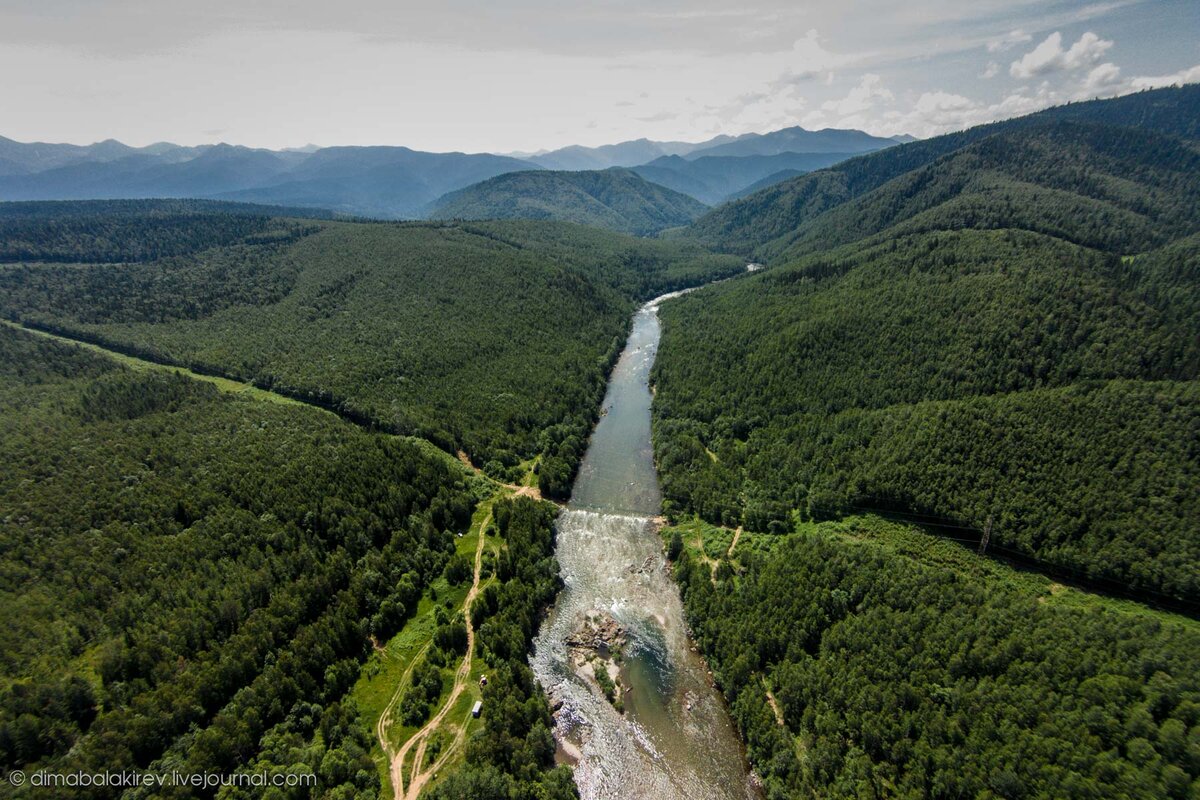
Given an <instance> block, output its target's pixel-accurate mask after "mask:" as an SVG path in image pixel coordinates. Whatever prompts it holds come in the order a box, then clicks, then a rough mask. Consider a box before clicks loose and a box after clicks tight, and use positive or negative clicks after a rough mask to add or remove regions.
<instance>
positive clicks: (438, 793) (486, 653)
mask: <svg viewBox="0 0 1200 800" xmlns="http://www.w3.org/2000/svg"><path fill="white" fill-rule="evenodd" d="M495 512H496V526H497V531H498V533H499V535H500V536H501V537H503V538H504V541H505V549H504V552H503V553H502V556H501V558H500V560H499V562H498V564H497V567H496V576H497V578H498V579H499V581H500V583H499V584H498V588H497V589H496V590H495V591H493V592H487V593H485V594H484V595H483V597H484V600H483V602H482V603H481V604H480V605H479V606H478V607H477V608H475V609H473V611H472V614H473V615H474V616H476V617H477V619H476V620H475V625H476V627H477V628H478V630H479V636H478V638H477V640H476V648H477V650H478V653H479V655H480V656H481V657H482V658H483V659H484V660H485V661H486V662H487V664H488V668H489V671H490V675H489V682H488V685H487V687H485V688H484V699H483V712H482V714H481V717H480V719H481V721H482V723H483V727H482V729H481V730H480V731H479V732H478V733H476V734H475V735H473V736H472V737H471V738H470V740H469V741H468V743H467V752H466V758H465V759H464V760H463V761H462V762H460V763H459V764H458V766H457V767H456V768H455V769H454V770H453V771H452V772H450V774H449V775H446V776H444V777H443V778H441V779H440V780H439V782H438V783H436V784H435V785H434V786H433V788H432V789H431V790H430V792H429V793H428V795H427V796H428V797H429V798H431V800H460V799H461V798H471V799H472V800H526V798H528V800H535V799H536V800H570V798H575V797H578V792H577V790H576V788H575V783H574V781H573V780H572V779H571V772H570V770H569V769H568V768H566V767H555V765H554V737H553V735H552V734H551V730H552V729H553V727H554V722H553V720H552V719H551V717H550V707H549V705H548V704H547V702H546V696H545V695H544V694H543V693H542V690H541V688H540V687H539V686H538V685H537V683H536V682H535V681H534V677H533V671H532V670H531V669H530V668H529V664H528V663H527V661H526V653H528V652H529V648H530V647H531V646H532V643H533V637H534V636H535V635H536V634H537V629H538V624H539V622H540V621H541V612H542V609H544V608H545V607H546V606H548V605H549V604H551V603H552V602H553V601H554V597H555V595H556V594H557V593H558V587H559V581H558V562H557V561H556V560H555V558H554V520H555V517H556V516H557V509H555V508H554V506H552V505H550V504H548V503H538V502H535V501H533V500H531V499H529V498H527V497H519V498H515V499H512V500H502V501H501V502H500V503H499V504H498V505H497V506H496V509H495Z"/></svg>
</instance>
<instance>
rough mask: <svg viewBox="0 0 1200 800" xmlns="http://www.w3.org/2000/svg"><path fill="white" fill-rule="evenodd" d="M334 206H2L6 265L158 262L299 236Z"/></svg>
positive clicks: (1, 246)
mask: <svg viewBox="0 0 1200 800" xmlns="http://www.w3.org/2000/svg"><path fill="white" fill-rule="evenodd" d="M284 217H287V218H291V219H292V220H294V219H295V218H307V219H331V218H332V217H333V214H332V213H331V212H329V211H322V210H320V209H311V208H284V207H281V206H260V205H255V204H252V203H226V202H220V201H216V200H81V201H54V200H50V201H45V202H20V203H0V262H15V261H64V262H68V261H101V262H103V261H110V262H116V261H152V260H154V259H156V258H164V257H166V256H179V255H185V254H188V253H196V252H199V251H201V250H207V249H209V248H211V247H217V246H220V245H226V244H231V243H234V242H238V241H243V240H248V239H251V238H252V239H254V240H255V241H258V242H265V241H267V240H269V239H271V238H276V239H287V238H289V237H296V236H298V235H299V234H300V233H301V232H303V231H304V230H305V226H304V225H303V224H302V223H296V222H295V221H289V220H284V219H281V218H284Z"/></svg>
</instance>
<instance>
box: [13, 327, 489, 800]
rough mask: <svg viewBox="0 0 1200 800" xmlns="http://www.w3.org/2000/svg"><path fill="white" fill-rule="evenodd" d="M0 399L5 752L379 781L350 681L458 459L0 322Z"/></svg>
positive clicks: (430, 547) (431, 573)
mask: <svg viewBox="0 0 1200 800" xmlns="http://www.w3.org/2000/svg"><path fill="white" fill-rule="evenodd" d="M0 410H2V412H3V413H2V414H0V419H2V420H3V423H0V424H2V430H3V435H0V456H2V457H0V505H2V506H3V507H4V508H5V509H6V513H5V515H4V517H3V519H2V520H0V533H2V535H3V541H4V550H3V553H2V554H0V564H2V569H0V573H2V575H3V577H2V578H0V610H2V613H3V615H4V619H5V625H4V628H3V633H2V634H0V635H2V636H3V647H2V648H0V652H2V653H3V655H2V657H0V677H2V683H0V763H2V764H3V766H4V768H5V769H12V768H14V767H21V768H23V769H26V770H28V769H31V768H45V769H48V770H53V771H55V772H62V773H65V772H67V771H74V770H82V771H84V772H87V773H99V772H103V771H109V772H113V773H116V772H120V771H122V770H134V769H138V770H142V769H146V768H147V767H148V766H149V765H150V764H151V763H154V764H156V766H157V767H158V768H161V769H162V770H166V769H167V768H168V765H169V766H170V768H175V769H180V770H182V771H185V772H189V773H205V772H225V773H230V772H233V771H234V769H236V768H239V767H242V766H243V765H246V764H248V763H251V762H254V763H255V764H256V765H257V766H258V767H259V768H261V769H262V770H268V769H269V770H272V771H275V770H291V769H297V768H299V769H301V770H303V771H305V772H314V773H319V781H320V785H319V787H318V788H316V789H314V792H315V793H331V794H337V793H339V792H340V793H343V794H347V795H351V796H363V795H364V794H372V795H373V794H375V793H376V792H377V791H378V790H379V780H378V777H377V776H376V771H375V768H374V764H373V763H372V761H371V758H370V756H369V755H368V751H369V747H370V739H369V735H368V733H367V730H366V728H365V726H360V725H359V724H358V721H357V719H356V717H357V711H356V710H355V708H354V705H353V704H352V703H347V702H346V694H347V691H348V690H349V689H350V687H351V686H352V685H353V684H354V681H355V679H356V677H357V675H358V670H359V665H360V664H361V663H362V662H364V661H365V660H366V659H367V657H368V656H369V655H370V653H371V646H370V642H369V640H368V638H367V634H368V633H370V634H372V635H374V636H378V637H380V638H383V639H385V640H386V639H387V638H389V637H390V636H391V635H392V634H393V633H394V632H395V631H397V630H399V629H400V627H401V626H403V624H404V622H405V619H406V618H407V617H408V616H409V615H410V613H411V611H412V610H413V609H414V608H415V606H416V601H417V599H418V598H420V596H421V594H422V592H423V591H424V590H425V589H426V587H428V586H429V585H430V584H431V583H432V582H433V581H434V580H436V579H437V578H439V576H440V575H441V572H442V569H443V567H444V565H445V564H446V563H447V561H448V560H449V558H450V556H451V554H452V553H453V552H454V547H455V536H454V532H455V531H461V530H464V529H465V528H466V526H467V525H468V524H469V522H470V519H471V508H472V505H473V503H474V496H473V491H472V488H471V486H470V485H469V484H468V481H467V479H466V478H465V477H464V473H463V472H462V471H461V469H459V468H457V466H456V465H455V464H453V462H452V461H451V460H450V459H447V458H444V457H438V456H435V455H431V454H430V453H429V451H428V450H427V449H426V448H425V447H422V446H418V445H417V444H415V443H413V442H409V441H403V440H399V439H396V438H395V437H390V436H385V435H381V434H378V433H370V432H367V431H364V430H361V429H360V428H358V427H357V426H354V425H350V424H348V423H345V422H342V421H340V420H338V419H337V418H336V417H334V416H333V415H331V414H328V413H325V412H322V411H320V410H318V409H313V408H306V407H304V406H302V405H299V404H287V403H279V402H266V401H262V400H254V399H248V398H245V397H241V396H236V395H234V394H232V393H223V392H220V391H218V389H217V388H216V387H215V386H214V385H212V384H211V383H207V382H199V381H195V380H191V379H189V378H186V377H183V376H181V375H179V374H177V373H171V372H170V371H167V370H155V369H132V368H127V367H124V366H121V365H119V364H118V363H117V362H115V361H114V360H112V359H110V358H107V357H104V356H100V355H97V354H94V353H90V352H88V351H85V350H82V349H80V348H78V347H76V346H73V345H63V344H58V343H56V342H52V341H49V340H47V339H45V338H43V337H38V336H33V335H31V334H27V333H24V332H17V331H14V330H12V329H11V328H9V327H7V326H4V327H0ZM281 739H286V740H287V741H289V742H290V746H289V747H288V748H283V749H280V748H279V747H278V746H277V745H278V742H279V741H280V740H281ZM159 759H163V760H161V761H160V760H159ZM322 763H324V764H325V767H324V768H321V765H322ZM333 765H344V767H345V768H344V769H342V768H334V766H333ZM13 785H14V787H16V788H14V789H13V790H12V792H13V793H12V794H11V795H10V796H17V797H37V796H52V797H67V796H72V795H74V794H75V793H76V792H77V791H78V790H76V789H70V790H65V789H60V790H55V789H53V788H50V789H40V788H32V789H31V788H30V786H29V785H26V786H24V787H21V786H19V785H18V784H16V783H14V784H13ZM86 795H87V796H89V797H115V796H117V795H118V792H114V791H111V790H108V789H103V790H100V789H98V790H94V791H89V792H87V793H86Z"/></svg>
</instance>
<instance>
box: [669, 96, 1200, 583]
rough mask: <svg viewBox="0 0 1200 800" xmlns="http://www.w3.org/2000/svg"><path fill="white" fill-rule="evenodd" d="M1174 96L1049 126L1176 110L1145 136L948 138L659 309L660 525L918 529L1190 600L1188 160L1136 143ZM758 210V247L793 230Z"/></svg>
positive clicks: (1012, 131)
mask: <svg viewBox="0 0 1200 800" xmlns="http://www.w3.org/2000/svg"><path fill="white" fill-rule="evenodd" d="M1193 96H1194V94H1193V93H1192V90H1190V89H1189V90H1175V91H1174V92H1167V93H1165V94H1164V93H1147V94H1146V95H1138V96H1135V98H1133V99H1132V100H1130V99H1129V98H1122V99H1119V100H1113V101H1105V103H1111V104H1112V105H1111V106H1109V105H1105V103H1099V104H1082V105H1081V107H1070V108H1071V109H1072V110H1074V111H1077V112H1078V111H1080V110H1081V108H1082V107H1083V106H1086V109H1087V110H1089V113H1092V112H1094V113H1093V116H1094V117H1095V118H1097V119H1100V118H1107V119H1125V118H1128V117H1129V116H1130V115H1131V114H1132V112H1131V111H1130V104H1131V103H1132V104H1134V105H1135V106H1136V105H1138V104H1145V103H1147V102H1148V101H1149V100H1151V99H1155V103H1154V104H1153V105H1154V107H1156V108H1158V107H1161V106H1162V105H1163V104H1164V103H1166V104H1174V107H1175V108H1176V109H1177V110H1178V113H1179V114H1180V115H1182V116H1183V117H1184V119H1183V120H1179V119H1171V118H1168V117H1164V116H1157V117H1154V116H1150V117H1146V119H1150V120H1151V121H1152V122H1153V124H1154V126H1155V128H1156V130H1138V129H1134V128H1129V127H1121V126H1114V125H1102V124H1097V123H1096V122H1094V121H1090V122H1086V123H1082V122H1079V121H1069V122H1063V121H1059V120H1056V119H1051V120H1049V121H1048V118H1055V117H1063V116H1068V115H1066V114H1065V113H1060V112H1053V113H1047V114H1045V115H1043V116H1042V117H1039V118H1038V119H1036V120H1034V121H1032V122H1023V123H1021V124H1020V125H1015V126H1009V127H1006V128H1004V129H1003V130H1000V131H998V132H996V131H995V129H994V128H992V129H991V130H992V131H993V132H992V133H991V134H990V135H988V136H986V137H983V136H979V135H978V134H977V133H975V132H972V131H968V132H966V133H964V134H958V135H955V138H954V141H958V142H963V144H962V146H961V147H959V148H958V149H956V150H954V151H953V152H951V153H947V154H945V155H944V156H942V157H940V158H939V159H936V160H933V161H931V162H929V163H927V164H917V165H916V166H914V167H913V168H912V169H911V170H909V171H906V172H904V173H903V174H901V175H897V176H895V177H893V178H891V179H890V180H889V181H887V182H884V183H881V184H880V185H879V186H878V187H876V188H874V189H864V190H863V191H861V192H858V193H857V196H856V197H846V196H844V195H843V198H842V202H841V204H840V205H837V206H835V207H834V208H832V209H830V210H827V211H825V212H824V213H823V214H816V213H812V214H811V215H809V214H808V213H807V212H803V213H801V214H800V217H802V218H803V221H802V222H800V223H798V224H796V225H795V227H793V228H791V229H789V230H787V231H785V232H784V233H782V234H778V235H776V236H775V237H774V241H773V242H772V243H771V244H769V245H765V246H759V247H758V250H757V251H758V252H770V253H773V254H774V255H775V257H776V259H775V263H776V264H779V266H776V267H775V268H774V269H771V270H768V271H767V272H765V273H763V274H761V275H758V276H754V277H753V278H749V279H746V280H743V281H738V282H734V283H731V284H724V285H721V286H718V287H712V288H709V289H706V290H704V291H701V292H697V293H695V294H692V295H689V296H687V297H685V298H682V299H680V300H678V301H675V302H672V303H669V304H667V305H665V306H664V307H663V309H662V317H663V320H664V336H663V340H662V344H661V348H660V353H659V360H658V362H657V364H656V366H655V373H654V378H655V382H656V387H657V394H656V401H655V415H656V429H655V430H656V451H657V454H658V459H659V464H660V468H661V470H662V473H663V482H664V493H665V494H666V496H667V497H668V499H669V501H670V503H671V510H673V511H674V512H676V513H680V512H686V511H696V512H699V513H701V514H702V515H703V516H705V517H706V518H708V519H710V520H714V521H720V522H723V523H725V524H729V525H738V524H744V525H746V526H747V527H748V528H751V529H754V530H782V529H786V528H787V527H788V518H789V513H790V512H791V511H792V510H799V511H800V512H801V513H803V514H807V515H811V516H815V517H824V516H837V515H840V514H842V513H846V512H847V511H852V510H855V509H862V508H865V509H874V510H884V511H890V512H897V513H902V514H913V513H916V514H920V515H922V518H923V519H928V520H931V521H934V522H938V523H939V524H944V525H948V526H950V527H948V528H946V529H945V530H946V531H952V530H960V531H965V532H967V533H966V534H965V535H968V536H974V537H976V538H979V537H980V536H981V535H982V532H983V530H984V529H985V528H989V527H990V528H991V542H992V544H993V545H998V546H999V547H1001V548H1004V549H1005V550H1007V551H1011V552H1014V553H1016V554H1018V555H1019V556H1023V557H1026V558H1032V559H1036V560H1038V561H1040V562H1042V563H1043V564H1044V565H1046V568H1050V569H1058V570H1061V571H1062V572H1063V573H1064V574H1071V575H1075V576H1078V577H1079V578H1081V579H1085V580H1091V581H1095V582H1098V583H1099V584H1102V585H1104V586H1107V587H1112V588H1115V589H1116V590H1119V591H1126V590H1133V591H1135V592H1142V593H1143V595H1142V596H1156V595H1159V594H1161V595H1164V596H1166V597H1168V598H1174V599H1176V600H1183V599H1186V598H1189V597H1194V596H1195V594H1196V592H1197V591H1198V590H1200V583H1197V581H1196V578H1195V575H1196V572H1195V564H1196V563H1197V560H1198V559H1200V538H1198V533H1200V506H1198V505H1197V504H1196V502H1195V498H1196V497H1197V494H1196V492H1195V491H1193V489H1194V487H1195V486H1197V485H1200V463H1198V461H1197V455H1196V453H1195V452H1194V449H1192V448H1188V447H1186V446H1177V445H1176V444H1174V442H1187V441H1192V440H1194V439H1195V437H1196V435H1197V432H1198V430H1200V427H1198V426H1200V395H1198V394H1197V386H1198V384H1197V379H1200V349H1198V346H1197V342H1200V338H1198V337H1197V327H1196V326H1197V317H1196V310H1195V309H1196V305H1195V302H1194V301H1192V300H1191V299H1190V297H1191V296H1192V295H1194V294H1195V293H1196V291H1197V289H1200V287H1198V286H1197V284H1196V276H1195V274H1194V273H1195V270H1194V269H1193V268H1192V264H1191V262H1190V258H1191V255H1192V254H1194V252H1195V236H1194V234H1195V232H1196V231H1197V230H1200V205H1197V200H1196V198H1197V196H1200V195H1198V193H1197V185H1196V175H1197V174H1200V173H1198V171H1197V165H1198V163H1200V162H1197V160H1196V159H1197V156H1196V151H1195V150H1194V149H1193V148H1192V147H1191V146H1190V145H1188V144H1185V143H1183V142H1182V141H1181V140H1179V139H1177V138H1174V137H1173V136H1170V135H1164V134H1162V133H1160V132H1159V131H1161V130H1187V129H1188V126H1189V125H1190V123H1189V122H1188V120H1187V116H1188V114H1189V113H1190V111H1189V109H1191V108H1192V106H1190V105H1189V104H1188V102H1185V101H1190V98H1192V97H1193ZM1160 101H1161V102H1160ZM1134 116H1136V115H1134ZM931 146H937V147H943V146H945V142H941V143H939V141H938V140H930V141H929V142H919V143H916V144H911V145H904V146H900V147H897V148H895V149H893V150H891V151H888V152H887V153H883V154H877V155H873V156H870V157H868V159H875V160H877V162H878V161H879V160H881V159H884V158H894V157H895V154H899V153H901V152H902V151H903V150H905V149H908V148H920V147H931ZM868 159H856V160H855V161H857V162H859V165H858V167H856V168H855V170H856V171H855V172H854V173H853V174H855V175H857V176H860V177H861V176H863V175H866V174H867V172H866V170H864V169H863V166H864V164H865V162H867V160H868ZM853 163H854V162H847V164H846V165H841V166H839V167H835V168H834V169H833V170H827V171H824V172H823V173H814V175H813V176H805V177H803V178H800V179H798V180H796V181H791V182H789V184H790V185H791V186H792V189H793V190H794V189H795V188H796V187H798V186H801V185H803V186H806V187H808V189H812V190H813V193H812V194H811V195H810V199H813V200H814V202H815V203H816V204H818V205H819V204H821V203H824V202H828V201H830V200H831V198H833V197H834V196H835V195H834V194H824V195H821V194H820V193H819V192H817V191H816V189H815V188H814V187H817V186H819V185H820V184H825V185H828V184H830V183H831V182H836V181H841V180H842V179H844V178H846V177H847V175H848V174H850V173H848V172H841V173H839V170H843V169H848V165H850V164H853ZM888 166H889V169H890V168H891V167H892V166H894V165H888ZM817 176H823V177H820V178H818V177H817ZM789 184H785V186H786V185H789ZM848 185H849V184H847V183H844V182H843V183H842V184H841V186H842V187H843V188H845V187H846V186H848ZM777 191H779V188H778V187H776V188H774V189H768V190H766V191H765V192H760V193H758V194H757V195H755V196H753V197H752V198H747V200H754V202H755V203H756V204H762V203H764V202H767V200H768V199H769V198H771V197H776V198H777V199H779V202H778V203H777V204H774V205H770V204H768V205H769V208H766V209H761V208H760V209H759V210H760V212H761V214H762V216H761V217H760V219H762V220H766V221H767V223H768V226H775V225H780V226H782V225H784V224H787V223H785V222H784V220H788V219H793V218H794V217H793V214H794V213H795V212H796V211H797V210H798V208H799V207H798V206H797V205H795V204H793V203H792V200H793V199H795V195H794V194H791V193H790V192H791V190H786V191H784V193H783V194H781V195H777V194H776V192H777ZM783 198H787V199H783ZM731 205H732V206H737V205H738V204H737V203H734V204H731ZM701 224H703V223H701Z"/></svg>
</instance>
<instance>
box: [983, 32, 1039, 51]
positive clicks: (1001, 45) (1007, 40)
mask: <svg viewBox="0 0 1200 800" xmlns="http://www.w3.org/2000/svg"><path fill="white" fill-rule="evenodd" d="M1032 39H1033V37H1032V36H1030V35H1029V34H1028V33H1026V32H1025V31H1023V30H1021V29H1020V28H1018V29H1017V30H1015V31H1010V32H1009V33H1006V34H1004V35H1003V36H1001V37H999V38H998V39H992V40H991V41H990V42H988V43H987V51H988V52H989V53H1003V52H1004V51H1005V50H1011V49H1012V48H1014V47H1016V46H1017V45H1019V44H1025V43H1026V42H1028V41H1032Z"/></svg>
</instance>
